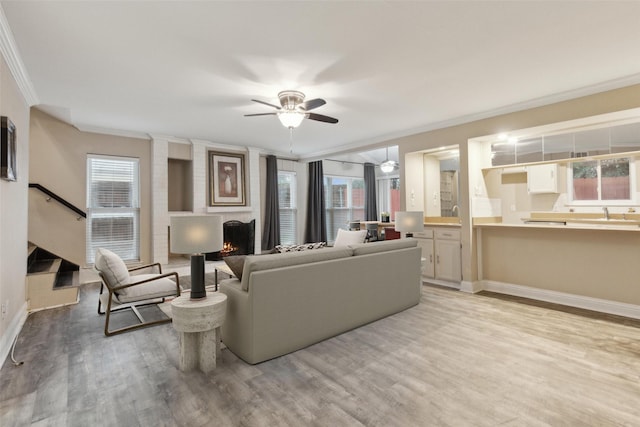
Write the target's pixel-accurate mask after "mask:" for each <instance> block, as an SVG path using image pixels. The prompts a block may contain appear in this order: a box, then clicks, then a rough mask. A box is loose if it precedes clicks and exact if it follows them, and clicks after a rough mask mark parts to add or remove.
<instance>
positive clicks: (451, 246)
mask: <svg viewBox="0 0 640 427" xmlns="http://www.w3.org/2000/svg"><path fill="white" fill-rule="evenodd" d="M434 244H435V250H434V252H435V257H436V263H435V278H436V279H438V280H448V281H451V282H460V281H461V280H462V265H461V253H460V230H458V229H448V228H439V229H436V230H435V239H434Z"/></svg>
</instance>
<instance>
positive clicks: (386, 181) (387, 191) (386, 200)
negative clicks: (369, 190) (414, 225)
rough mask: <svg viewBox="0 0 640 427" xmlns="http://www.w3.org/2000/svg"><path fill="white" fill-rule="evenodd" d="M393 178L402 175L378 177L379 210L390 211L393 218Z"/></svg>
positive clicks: (398, 177)
mask: <svg viewBox="0 0 640 427" xmlns="http://www.w3.org/2000/svg"><path fill="white" fill-rule="evenodd" d="M392 179H398V180H399V179H400V175H387V176H383V177H378V178H377V179H376V181H377V182H376V193H377V194H376V196H377V198H378V200H377V206H378V210H379V211H380V213H381V212H388V213H389V215H391V218H393V213H392V212H391V188H390V187H391V180H392Z"/></svg>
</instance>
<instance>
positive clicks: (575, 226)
mask: <svg viewBox="0 0 640 427" xmlns="http://www.w3.org/2000/svg"><path fill="white" fill-rule="evenodd" d="M536 221H539V220H536ZM555 221H557V220H555ZM602 222H604V220H603V221H602ZM633 222H634V223H635V222H636V221H633ZM473 226H474V227H475V228H480V227H482V228H554V229H559V230H601V231H627V232H640V225H639V224H619V223H618V224H615V223H609V224H607V223H604V224H601V223H596V224H592V223H589V222H574V221H571V222H567V223H566V225H565V224H562V223H558V222H544V221H541V222H534V223H529V224H525V223H521V224H507V223H502V222H499V223H484V224H474V225H473Z"/></svg>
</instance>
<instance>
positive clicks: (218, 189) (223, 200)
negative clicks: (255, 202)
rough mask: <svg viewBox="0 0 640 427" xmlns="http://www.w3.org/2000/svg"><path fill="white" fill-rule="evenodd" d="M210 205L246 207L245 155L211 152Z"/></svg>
mask: <svg viewBox="0 0 640 427" xmlns="http://www.w3.org/2000/svg"><path fill="white" fill-rule="evenodd" d="M209 190H210V197H209V205H210V206H246V204H247V202H246V198H245V156H244V154H232V153H221V152H216V151H209Z"/></svg>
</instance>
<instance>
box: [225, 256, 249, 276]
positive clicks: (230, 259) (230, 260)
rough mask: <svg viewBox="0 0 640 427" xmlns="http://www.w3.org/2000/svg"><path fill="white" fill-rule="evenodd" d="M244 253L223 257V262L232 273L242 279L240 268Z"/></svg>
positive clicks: (242, 265) (241, 267) (242, 267)
mask: <svg viewBox="0 0 640 427" xmlns="http://www.w3.org/2000/svg"><path fill="white" fill-rule="evenodd" d="M246 257H247V256H246V255H230V256H226V257H224V262H225V263H226V264H227V266H229V268H230V269H231V271H232V272H233V275H234V276H236V277H237V278H238V280H242V270H243V269H244V260H245V258H246Z"/></svg>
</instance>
